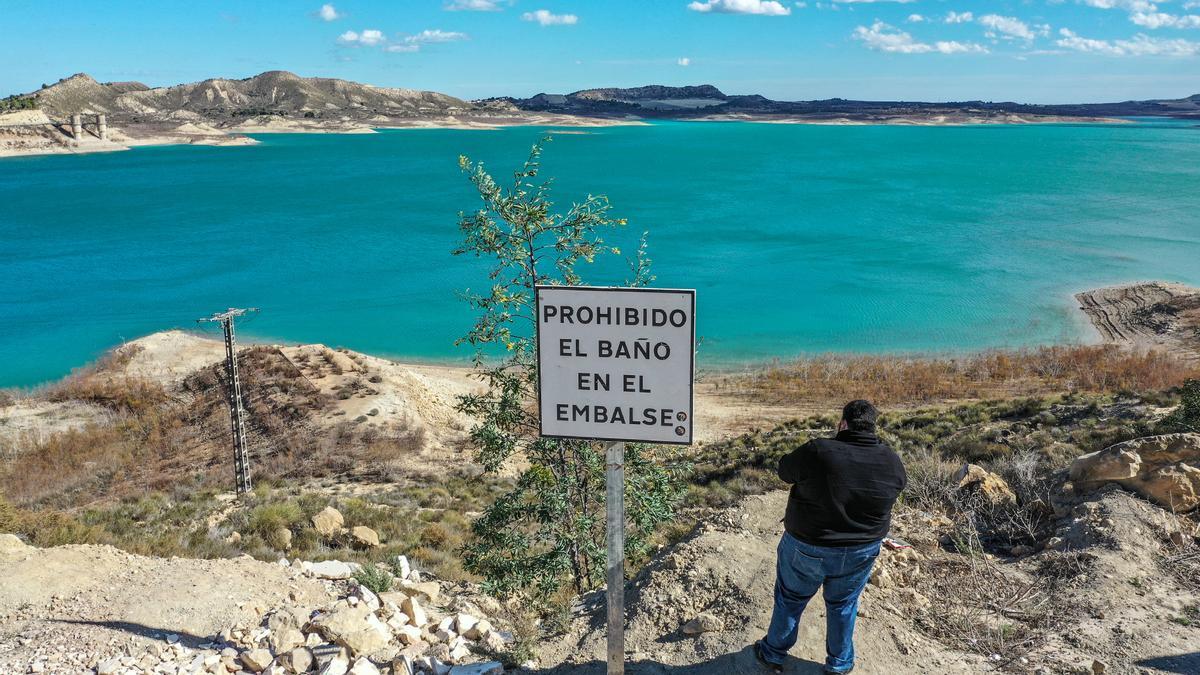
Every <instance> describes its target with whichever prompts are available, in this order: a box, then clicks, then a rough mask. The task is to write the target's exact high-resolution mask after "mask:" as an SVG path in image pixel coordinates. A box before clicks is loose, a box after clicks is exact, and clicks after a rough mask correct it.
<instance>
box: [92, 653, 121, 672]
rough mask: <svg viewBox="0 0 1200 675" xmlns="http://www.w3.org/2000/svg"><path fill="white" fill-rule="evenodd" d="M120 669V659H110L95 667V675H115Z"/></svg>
mask: <svg viewBox="0 0 1200 675" xmlns="http://www.w3.org/2000/svg"><path fill="white" fill-rule="evenodd" d="M120 668H121V659H119V658H115V657H114V658H111V659H106V660H104V661H101V662H100V663H99V664H98V665H97V666H96V675H116V673H117V671H118V670H119V669H120Z"/></svg>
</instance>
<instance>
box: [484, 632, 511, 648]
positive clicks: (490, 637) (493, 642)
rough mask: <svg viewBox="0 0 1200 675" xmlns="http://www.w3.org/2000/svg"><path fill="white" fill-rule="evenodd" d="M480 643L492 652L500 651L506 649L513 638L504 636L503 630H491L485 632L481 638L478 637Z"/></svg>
mask: <svg viewBox="0 0 1200 675" xmlns="http://www.w3.org/2000/svg"><path fill="white" fill-rule="evenodd" d="M480 643H482V644H483V646H484V647H487V648H488V649H490V650H492V651H493V652H502V651H505V650H506V649H508V646H509V645H510V644H512V643H513V640H512V639H509V638H506V637H505V633H504V631H498V630H493V631H488V632H487V633H485V634H484V636H483V638H482V639H480Z"/></svg>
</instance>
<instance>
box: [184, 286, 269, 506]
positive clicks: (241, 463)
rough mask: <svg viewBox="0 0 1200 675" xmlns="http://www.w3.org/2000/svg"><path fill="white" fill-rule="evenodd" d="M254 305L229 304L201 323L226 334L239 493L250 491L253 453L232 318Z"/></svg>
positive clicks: (235, 470)
mask: <svg viewBox="0 0 1200 675" xmlns="http://www.w3.org/2000/svg"><path fill="white" fill-rule="evenodd" d="M257 311H258V310H257V309H256V308H253V307H249V308H246V309H238V308H234V307H230V308H229V309H227V310H225V311H224V312H217V313H216V314H213V315H212V316H210V317H206V318H203V319H199V320H198V321H199V322H206V321H211V322H214V323H220V324H221V329H222V330H223V331H224V333H225V373H226V375H227V376H228V378H229V422H230V426H231V427H232V429H233V474H234V483H235V485H236V488H237V494H238V496H239V497H240V496H242V495H244V494H246V493H248V492H250V489H251V485H250V455H249V449H248V448H247V447H246V424H245V417H246V411H245V409H243V408H242V381H241V378H239V377H238V363H237V342H236V340H235V339H234V336H233V319H234V317H238V316H242V315H244V314H247V313H249V312H257Z"/></svg>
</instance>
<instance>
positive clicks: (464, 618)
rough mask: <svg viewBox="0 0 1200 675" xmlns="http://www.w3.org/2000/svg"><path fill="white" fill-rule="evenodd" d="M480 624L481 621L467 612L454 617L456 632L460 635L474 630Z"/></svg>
mask: <svg viewBox="0 0 1200 675" xmlns="http://www.w3.org/2000/svg"><path fill="white" fill-rule="evenodd" d="M478 623H479V619H477V618H476V617H473V616H471V615H470V614H467V613H465V612H459V613H458V616H456V617H454V630H455V632H457V633H459V634H460V635H461V634H465V633H467V632H468V631H470V630H471V629H472V628H474V627H475V625H476V624H478Z"/></svg>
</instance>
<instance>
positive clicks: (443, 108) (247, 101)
mask: <svg viewBox="0 0 1200 675" xmlns="http://www.w3.org/2000/svg"><path fill="white" fill-rule="evenodd" d="M30 96H32V97H33V98H34V99H35V100H36V101H37V104H38V106H39V107H40V108H41V109H42V110H44V111H46V113H47V114H48V115H50V116H51V117H52V118H56V119H59V120H62V119H66V118H68V117H69V116H70V115H71V114H73V113H107V114H110V115H112V116H113V118H114V121H121V120H125V119H138V118H160V119H176V120H183V119H200V118H203V119H209V120H219V119H227V118H230V117H238V116H241V117H245V116H249V115H259V114H277V115H300V116H308V117H325V116H336V115H350V116H354V117H363V118H366V117H370V116H374V115H385V116H394V117H405V116H418V115H435V114H451V113H455V112H462V111H464V110H467V109H469V108H471V104H469V103H467V102H465V101H462V100H460V99H457V98H454V97H452V96H447V95H445V94H439V93H436V92H429V91H417V90H414V89H391V88H385V87H373V86H371V85H367V84H358V83H355V82H348V81H346V80H336V79H330V78H316V77H309V78H305V77H299V76H297V75H294V74H292V73H289V72H286V71H281V70H275V71H270V72H266V73H262V74H260V75H255V76H254V77H248V78H246V79H243V80H226V79H209V80H204V81H203V82H194V83H191V84H179V85H175V86H172V87H156V88H150V87H147V86H146V85H144V84H141V83H139V82H110V83H104V84H101V83H99V82H97V81H96V80H94V79H93V78H91V77H90V76H88V75H86V74H84V73H79V74H76V75H72V76H71V77H68V78H66V79H63V80H59V81H58V82H56V83H54V84H52V85H50V86H49V87H46V88H45V89H41V90H39V91H36V92H33V93H32V94H30Z"/></svg>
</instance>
